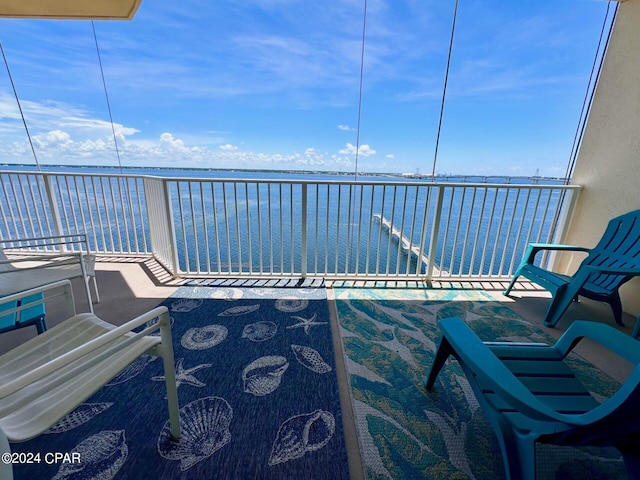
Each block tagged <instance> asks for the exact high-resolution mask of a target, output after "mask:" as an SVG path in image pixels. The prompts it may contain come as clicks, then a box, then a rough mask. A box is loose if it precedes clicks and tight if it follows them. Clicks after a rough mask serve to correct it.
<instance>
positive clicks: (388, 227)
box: [373, 213, 440, 275]
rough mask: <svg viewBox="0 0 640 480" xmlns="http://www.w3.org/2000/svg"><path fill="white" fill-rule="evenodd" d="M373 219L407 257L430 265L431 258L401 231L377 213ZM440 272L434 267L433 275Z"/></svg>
mask: <svg viewBox="0 0 640 480" xmlns="http://www.w3.org/2000/svg"><path fill="white" fill-rule="evenodd" d="M373 218H374V219H376V220H377V221H378V222H380V224H381V225H382V228H384V230H385V231H387V232H388V233H389V235H391V238H393V239H395V240H396V241H397V242H398V244H399V245H400V249H401V250H402V251H403V252H404V253H405V255H407V256H409V257H411V258H412V259H414V260H416V261H417V262H419V263H421V264H423V265H425V268H426V266H427V265H428V264H429V257H427V256H426V255H425V254H424V252H421V251H420V247H419V246H418V245H413V243H412V242H411V241H410V240H409V239H408V238H407V237H405V236H404V235H403V234H402V232H401V231H400V230H398V229H397V228H396V227H394V226H393V225H392V224H391V221H390V220H388V219H387V218H385V217H383V216H382V215H381V214H379V213H375V214H374V215H373ZM439 272H440V271H439V270H438V268H437V267H435V266H434V267H433V273H434V274H435V275H437V274H439Z"/></svg>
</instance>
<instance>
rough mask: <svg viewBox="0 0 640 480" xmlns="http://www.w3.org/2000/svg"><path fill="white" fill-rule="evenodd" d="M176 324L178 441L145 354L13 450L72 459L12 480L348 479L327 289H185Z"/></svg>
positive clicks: (20, 471)
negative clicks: (74, 457)
mask: <svg viewBox="0 0 640 480" xmlns="http://www.w3.org/2000/svg"><path fill="white" fill-rule="evenodd" d="M163 304H164V305H167V306H168V307H169V311H170V315H171V319H172V333H173V339H174V340H173V341H174V356H175V361H176V375H177V382H178V398H179V402H180V420H181V431H182V438H181V440H180V441H179V442H177V443H176V442H174V441H171V439H170V435H169V426H168V413H167V406H166V399H165V395H166V392H165V385H164V377H163V370H162V362H161V360H160V359H157V358H156V357H152V356H143V357H141V358H140V359H139V360H137V361H136V362H134V363H133V364H131V365H130V366H129V367H128V368H127V369H125V370H124V371H123V372H122V373H121V374H119V375H118V376H117V377H115V378H114V379H113V380H112V381H111V382H110V383H109V384H108V386H106V387H104V388H102V389H101V390H100V391H98V392H97V393H96V394H95V395H94V396H93V397H91V398H90V399H88V400H87V401H86V402H85V403H84V404H83V405H81V406H80V407H79V408H78V409H76V410H75V411H74V412H72V413H71V414H70V415H68V416H67V417H66V418H65V419H63V420H62V421H61V422H59V423H58V424H57V425H55V426H54V427H53V428H52V429H51V430H50V431H49V432H47V433H46V434H44V435H41V436H39V437H37V438H35V439H33V440H31V441H29V442H25V443H21V444H12V445H11V448H12V451H13V452H33V453H37V452H41V453H42V455H44V454H45V453H47V452H52V453H55V452H61V453H71V452H75V453H79V454H80V459H81V462H80V463H66V464H54V465H47V464H45V463H44V462H41V463H37V464H31V465H20V466H16V467H15V468H14V476H15V478H16V479H17V480H20V479H29V480H33V479H48V478H55V479H99V480H107V479H111V478H116V479H136V480H138V479H204V478H215V479H243V480H244V479H250V478H251V479H254V478H255V479H286V480H289V479H302V478H304V479H318V480H339V479H347V478H348V477H349V470H348V464H347V454H346V447H345V438H344V430H343V426H342V416H341V411H340V402H339V394H338V383H337V376H336V371H335V368H336V367H335V361H334V351H333V343H332V336H331V328H330V319H329V306H328V302H327V299H326V292H325V290H324V288H296V289H287V290H286V291H283V290H282V289H273V288H231V287H229V288H227V287H181V288H180V289H178V291H177V292H176V294H174V296H173V297H172V298H169V299H167V300H166V301H165V302H163Z"/></svg>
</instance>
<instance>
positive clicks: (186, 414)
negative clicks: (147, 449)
mask: <svg viewBox="0 0 640 480" xmlns="http://www.w3.org/2000/svg"><path fill="white" fill-rule="evenodd" d="M232 418H233V409H232V408H231V405H229V403H228V402H227V401H226V400H225V399H224V398H220V397H205V398H200V399H198V400H195V401H194V402H191V403H189V404H187V405H185V406H184V407H182V408H181V409H180V432H181V434H182V436H181V438H180V440H179V441H176V440H173V439H172V438H171V427H170V425H169V421H168V420H167V422H166V423H165V424H164V428H163V429H162V431H161V432H160V436H159V437H158V453H160V455H162V456H163V457H164V458H167V459H169V460H177V461H179V462H180V470H182V471H183V472H184V471H185V470H188V469H190V468H191V467H193V466H194V465H195V464H196V463H198V462H200V461H202V460H204V459H205V458H208V457H210V456H211V455H213V454H214V453H215V452H216V451H218V450H220V449H221V448H222V447H224V446H225V445H226V444H227V443H229V442H230V441H231V431H230V430H229V425H230V424H231V419H232Z"/></svg>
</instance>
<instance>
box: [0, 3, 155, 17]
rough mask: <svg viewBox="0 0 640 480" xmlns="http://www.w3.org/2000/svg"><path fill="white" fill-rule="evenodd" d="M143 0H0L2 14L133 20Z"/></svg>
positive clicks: (8, 15)
mask: <svg viewBox="0 0 640 480" xmlns="http://www.w3.org/2000/svg"><path fill="white" fill-rule="evenodd" d="M141 3H142V0H0V17H11V18H58V19H64V18H69V19H87V20H89V19H95V20H99V19H114V20H131V19H132V18H133V16H134V15H135V14H136V12H137V10H138V7H139V6H140V4H141Z"/></svg>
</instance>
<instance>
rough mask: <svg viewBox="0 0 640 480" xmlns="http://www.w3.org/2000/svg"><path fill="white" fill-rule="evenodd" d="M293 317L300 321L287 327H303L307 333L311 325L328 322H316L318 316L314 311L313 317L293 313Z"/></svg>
mask: <svg viewBox="0 0 640 480" xmlns="http://www.w3.org/2000/svg"><path fill="white" fill-rule="evenodd" d="M291 318H293V319H295V320H298V323H296V324H295V325H289V326H288V327H287V328H302V329H303V330H304V333H306V334H307V335H309V329H310V328H311V327H314V326H317V325H326V324H327V322H316V318H318V314H317V313H314V314H313V317H311V318H304V317H297V316H295V315H292V316H291Z"/></svg>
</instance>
